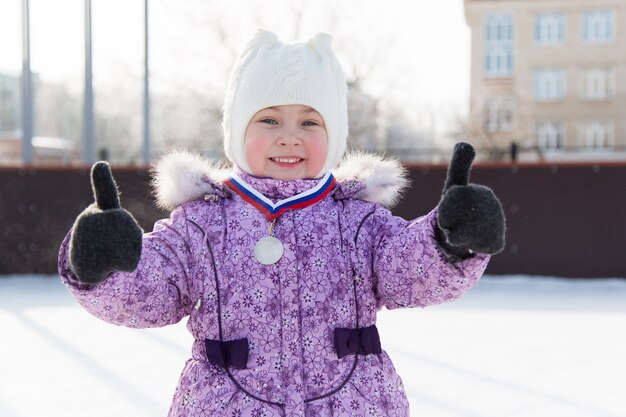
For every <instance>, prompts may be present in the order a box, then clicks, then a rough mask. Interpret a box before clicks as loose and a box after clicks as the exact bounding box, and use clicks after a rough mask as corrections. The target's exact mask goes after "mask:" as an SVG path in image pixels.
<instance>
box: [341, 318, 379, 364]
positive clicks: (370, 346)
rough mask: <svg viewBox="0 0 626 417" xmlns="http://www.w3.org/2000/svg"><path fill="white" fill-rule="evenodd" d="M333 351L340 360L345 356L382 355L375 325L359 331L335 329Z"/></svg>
mask: <svg viewBox="0 0 626 417" xmlns="http://www.w3.org/2000/svg"><path fill="white" fill-rule="evenodd" d="M335 350H337V356H338V357H339V358H340V359H341V358H343V357H344V356H346V355H351V354H356V353H360V354H362V355H367V354H370V353H382V349H381V347H380V336H379V335H378V329H377V328H376V325H375V324H372V325H371V326H369V327H362V328H359V329H345V328H341V327H338V328H336V329H335Z"/></svg>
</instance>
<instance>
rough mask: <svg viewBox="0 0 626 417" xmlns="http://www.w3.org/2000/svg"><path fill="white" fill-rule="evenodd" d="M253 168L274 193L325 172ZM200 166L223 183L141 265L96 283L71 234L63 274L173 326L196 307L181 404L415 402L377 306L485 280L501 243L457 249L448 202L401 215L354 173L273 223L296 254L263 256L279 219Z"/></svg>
mask: <svg viewBox="0 0 626 417" xmlns="http://www.w3.org/2000/svg"><path fill="white" fill-rule="evenodd" d="M240 175H241V177H242V178H243V179H244V180H245V181H246V182H247V183H248V184H249V185H251V186H252V187H254V188H255V189H256V190H257V191H259V192H260V193H262V194H263V195H265V196H266V197H268V198H269V199H271V200H273V201H276V200H281V199H285V198H287V197H290V196H293V195H295V194H298V193H301V192H303V191H306V190H308V189H310V188H311V187H313V186H315V185H316V184H317V182H318V181H317V180H293V181H281V180H273V179H261V178H255V177H251V176H248V175H245V174H240ZM201 178H202V179H201V182H203V183H204V184H203V186H205V187H207V188H206V189H208V190H209V191H210V192H209V193H207V194H206V195H205V198H202V196H199V197H200V198H197V199H195V200H192V201H190V202H187V203H183V204H181V205H179V206H178V207H177V208H176V209H175V210H174V211H173V212H172V214H171V217H170V218H169V219H167V220H161V221H159V222H157V223H156V224H155V227H154V231H153V232H151V233H146V234H145V235H144V238H143V248H142V254H141V260H140V262H139V266H138V267H137V269H136V271H135V272H133V273H124V272H116V273H113V274H111V275H110V276H109V277H108V278H107V279H106V280H105V281H104V282H102V283H100V284H98V285H95V286H93V287H87V286H84V285H81V284H80V283H78V281H77V280H76V278H75V276H74V275H73V273H72V271H71V270H70V267H69V262H68V246H69V235H68V237H67V238H66V239H65V240H64V242H63V244H62V246H61V251H60V254H59V271H60V274H61V277H62V280H63V282H64V283H65V284H66V285H67V287H68V288H69V290H70V291H71V292H72V293H73V294H74V296H75V297H76V298H77V299H78V301H79V302H80V303H81V304H82V305H83V307H84V308H85V309H87V310H88V311H89V312H90V313H92V314H93V315H95V316H97V317H99V318H101V319H103V320H105V321H107V322H110V323H113V324H116V325H123V326H128V327H135V328H143V327H160V326H165V325H168V324H172V323H176V322H178V321H180V320H181V319H182V318H183V317H185V316H189V319H188V322H187V327H188V329H189V331H190V332H191V334H192V335H193V337H194V339H195V341H194V343H193V347H192V355H191V356H192V357H191V358H190V359H189V360H188V361H187V362H186V364H185V367H184V369H183V371H182V375H181V378H180V381H179V384H178V387H177V389H176V392H175V394H174V399H173V403H172V406H171V409H170V412H169V416H172V417H173V416H228V417H231V416H242V417H243V416H250V417H251V416H307V417H313V416H335V417H338V416H340V417H346V416H378V417H384V416H394V417H406V416H408V415H409V410H408V402H407V398H406V395H405V392H404V390H403V387H402V381H401V379H400V377H399V376H398V374H397V373H396V371H395V369H394V366H393V364H392V363H391V360H390V359H389V357H388V356H387V353H386V352H385V351H384V350H383V351H382V352H380V353H375V352H376V347H375V345H376V343H375V342H376V341H377V340H376V336H377V335H376V334H375V329H374V327H372V326H373V325H374V324H375V322H376V312H377V311H378V310H379V309H381V308H382V307H386V308H388V309H395V308H399V307H417V306H419V307H423V306H427V305H432V304H437V303H442V302H446V301H450V300H453V299H455V298H457V297H459V296H460V295H462V294H463V293H464V292H465V291H467V290H468V289H469V288H471V287H472V286H473V285H474V284H475V283H476V282H477V280H478V278H479V277H480V276H481V275H482V273H483V271H484V269H485V268H486V266H487V262H488V256H483V255H476V256H474V257H473V258H470V259H468V260H465V261H462V262H458V263H455V264H452V263H450V262H448V261H447V260H446V258H445V257H444V256H442V254H441V253H440V252H439V250H438V247H437V245H436V243H435V239H434V227H435V224H436V216H437V212H436V210H433V211H432V212H430V213H429V214H428V215H426V216H424V217H420V218H418V219H416V220H414V221H406V220H404V219H401V218H399V217H394V216H393V215H392V214H391V213H390V211H389V210H387V209H386V208H383V207H382V206H380V205H378V204H375V203H373V202H371V201H366V200H363V199H361V198H357V197H358V196H362V195H364V194H363V192H364V188H366V187H367V185H366V181H360V180H354V181H338V182H337V183H336V185H335V186H334V188H333V189H332V191H330V193H329V194H328V195H326V196H325V197H324V198H323V199H322V200H321V201H319V202H317V203H315V204H314V205H311V206H308V207H305V208H301V209H297V210H287V211H285V212H283V213H282V214H281V215H280V216H279V217H278V218H277V221H276V223H275V226H274V236H276V237H277V238H278V239H280V240H281V241H282V243H283V245H284V254H283V256H282V258H281V259H280V261H279V262H278V263H276V264H274V265H269V266H266V265H262V264H260V263H259V262H258V261H257V260H256V259H255V258H254V256H252V251H253V247H254V244H255V243H256V242H257V241H258V240H259V239H260V238H262V237H263V236H267V235H268V229H269V222H268V220H267V219H266V218H265V217H264V216H263V214H261V212H259V211H258V210H257V209H256V208H255V207H253V206H252V205H250V204H249V203H247V202H246V201H244V200H243V199H242V198H241V197H240V196H239V195H237V194H235V193H233V192H232V191H231V190H230V189H228V188H227V187H226V186H224V184H223V183H221V182H219V181H214V180H209V179H208V177H207V176H201ZM196 194H197V193H196ZM196 197H198V196H197V195H196ZM337 328H340V329H347V330H343V332H344V337H339V336H337V333H338V332H339V333H340V332H342V331H341V330H340V331H336V329H337ZM350 329H352V330H350ZM356 329H361V330H356ZM337 337H339V339H336V338H337ZM225 342H229V343H225ZM382 342H383V345H384V340H383V341H382ZM246 343H247V349H246V346H245V345H246ZM336 343H339V344H343V347H342V351H343V353H342V355H344V356H342V357H341V358H340V357H339V356H338V350H337V347H336ZM372 344H373V346H374V347H372ZM207 349H208V350H209V352H207ZM373 352H374V353H373ZM137 354H139V352H137ZM207 354H208V355H209V356H211V357H212V359H211V360H209V359H208V356H207ZM245 354H247V355H248V356H247V358H246V357H245ZM242 361H243V366H242ZM244 366H245V368H244ZM241 368H243V369H241Z"/></svg>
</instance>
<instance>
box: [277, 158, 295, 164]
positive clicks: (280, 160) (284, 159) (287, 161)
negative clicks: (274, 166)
mask: <svg viewBox="0 0 626 417" xmlns="http://www.w3.org/2000/svg"><path fill="white" fill-rule="evenodd" d="M272 159H273V160H274V161H276V162H286V163H289V164H295V163H296V162H299V161H300V160H301V159H300V158H272Z"/></svg>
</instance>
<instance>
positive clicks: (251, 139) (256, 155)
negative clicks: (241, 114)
mask: <svg viewBox="0 0 626 417" xmlns="http://www.w3.org/2000/svg"><path fill="white" fill-rule="evenodd" d="M251 133H252V134H249V135H248V134H246V137H245V138H244V142H243V152H244V156H245V158H246V162H247V163H248V166H249V167H250V169H251V170H252V171H255V170H257V169H258V168H259V167H261V166H262V165H263V163H264V161H265V154H266V153H267V152H266V149H265V148H266V147H267V146H266V143H267V141H265V140H263V138H262V137H261V136H260V135H255V134H254V132H251ZM253 173H254V172H253Z"/></svg>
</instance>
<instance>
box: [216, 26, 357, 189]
mask: <svg viewBox="0 0 626 417" xmlns="http://www.w3.org/2000/svg"><path fill="white" fill-rule="evenodd" d="M331 41H332V38H331V36H330V35H328V34H325V33H319V34H317V35H315V36H314V37H313V38H312V39H310V40H309V41H308V42H307V43H295V44H284V43H282V42H280V41H279V40H278V38H277V37H276V35H275V34H273V33H271V32H268V31H263V30H259V31H258V32H257V33H256V35H255V36H254V37H253V38H252V40H250V42H248V44H247V45H246V47H245V48H244V50H243V52H242V54H241V56H240V57H239V59H238V61H237V63H236V64H235V67H234V69H233V72H232V74H231V77H230V82H229V85H228V90H227V92H226V100H225V103H224V119H223V122H222V127H223V129H224V150H225V152H226V156H227V157H228V159H230V160H231V162H233V163H234V164H235V165H237V166H239V167H240V168H241V169H242V170H244V171H246V172H248V173H250V167H249V165H248V163H247V161H246V159H245V156H244V150H243V142H244V137H245V133H246V129H247V127H248V123H249V122H250V120H251V119H252V117H253V116H254V114H255V113H257V112H258V111H259V110H262V109H264V108H267V107H271V106H280V105H290V104H299V105H305V106H309V107H312V108H313V109H315V110H316V111H317V112H318V113H319V114H320V115H321V116H322V118H323V119H324V125H325V127H326V133H327V135H328V150H327V154H326V161H325V163H324V166H323V168H322V170H321V171H320V172H319V173H318V174H317V175H316V178H319V177H321V176H322V175H324V174H325V173H326V172H328V171H329V170H331V169H332V168H333V167H334V166H335V165H336V164H337V163H338V162H339V160H340V159H341V157H342V156H343V153H344V151H345V149H346V138H347V136H348V109H347V102H346V101H347V98H346V97H347V86H346V81H345V77H344V75H343V71H342V69H341V66H340V65H339V62H338V60H337V57H336V56H335V54H334V52H333V50H332V48H331Z"/></svg>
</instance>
